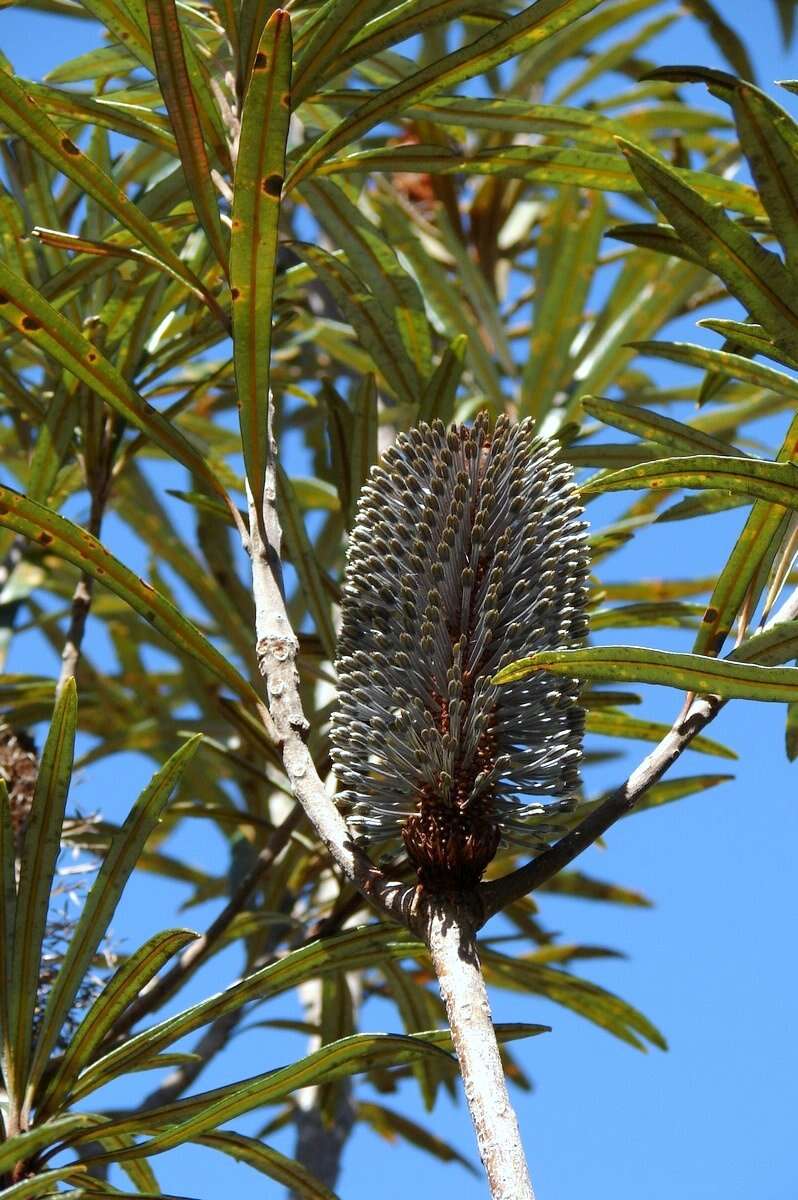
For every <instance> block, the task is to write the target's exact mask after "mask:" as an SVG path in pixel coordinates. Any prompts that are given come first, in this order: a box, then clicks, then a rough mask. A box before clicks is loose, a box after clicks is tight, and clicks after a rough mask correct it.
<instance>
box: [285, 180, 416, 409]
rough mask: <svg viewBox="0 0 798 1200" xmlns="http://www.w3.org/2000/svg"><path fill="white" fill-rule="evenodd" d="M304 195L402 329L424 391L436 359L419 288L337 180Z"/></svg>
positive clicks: (316, 184) (313, 186) (319, 182)
mask: <svg viewBox="0 0 798 1200" xmlns="http://www.w3.org/2000/svg"><path fill="white" fill-rule="evenodd" d="M302 194H303V196H306V197H307V199H308V201H309V203H310V206H311V208H312V210H313V213H314V215H315V216H316V217H317V219H318V220H319V222H320V224H321V225H322V226H323V227H324V228H325V229H326V230H327V232H328V233H329V234H330V237H331V238H333V240H334V242H335V244H337V245H339V246H340V247H341V248H342V249H343V250H344V251H345V253H346V256H347V260H348V262H349V265H350V266H351V267H352V269H353V271H354V272H355V273H356V274H357V275H358V276H359V277H360V279H362V281H363V282H364V283H365V284H366V286H367V287H368V288H369V289H370V291H371V292H372V294H373V295H374V297H375V299H376V300H377V302H378V303H379V305H380V306H381V308H382V309H383V311H384V312H385V315H386V317H387V319H388V320H389V321H392V322H393V323H394V324H395V325H396V328H397V329H398V331H399V336H400V337H401V339H402V342H403V344H404V348H405V350H406V352H407V359H408V364H409V371H410V372H415V375H416V377H415V381H414V384H415V387H416V388H417V389H418V388H419V387H420V381H421V379H426V378H427V377H428V375H429V367H430V361H431V357H432V345H431V339H430V331H429V324H428V322H427V316H426V313H425V311H424V301H423V298H422V296H421V292H420V290H419V287H418V284H417V283H416V281H415V280H414V279H413V277H412V276H411V275H409V274H408V272H407V271H406V270H405V269H404V267H403V266H402V265H401V263H400V262H399V260H398V258H397V257H396V254H395V252H394V250H393V248H392V247H391V246H390V245H389V244H388V243H387V241H385V240H384V238H383V237H382V235H381V233H380V231H379V229H378V228H377V227H376V226H375V225H373V224H372V222H371V221H369V220H368V219H367V218H366V217H365V216H364V215H363V214H362V213H361V212H360V211H359V210H358V209H357V208H356V207H355V205H354V204H353V203H352V202H351V200H350V199H349V198H348V196H347V195H346V193H345V192H344V191H343V190H342V189H341V188H339V187H338V186H337V185H336V184H334V183H333V182H332V181H331V180H329V179H316V180H314V181H313V182H312V183H306V184H305V185H304V187H303V188H302Z"/></svg>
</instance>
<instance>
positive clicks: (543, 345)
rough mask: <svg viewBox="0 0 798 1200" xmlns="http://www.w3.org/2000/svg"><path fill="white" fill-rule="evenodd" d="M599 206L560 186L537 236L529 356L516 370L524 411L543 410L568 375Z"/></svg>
mask: <svg viewBox="0 0 798 1200" xmlns="http://www.w3.org/2000/svg"><path fill="white" fill-rule="evenodd" d="M604 217H605V208H604V204H603V202H602V201H601V200H599V199H598V198H596V197H592V198H591V199H589V200H588V201H587V203H586V204H584V205H583V204H582V202H581V200H580V194H579V192H577V191H576V189H572V188H565V189H563V191H562V193H561V195H560V197H559V199H558V200H557V201H556V202H555V203H554V205H553V207H552V209H551V211H550V213H549V215H548V217H547V219H546V221H545V223H544V226H543V229H542V231H541V234H540V237H539V239H538V252H537V258H536V261H535V315H534V321H533V324H532V332H531V335H530V343H529V358H528V360H527V363H526V366H525V367H524V371H523V375H522V392H521V395H522V405H523V410H524V412H526V413H528V414H530V415H534V416H537V417H538V418H540V417H541V416H543V415H545V413H547V412H548V410H549V408H550V407H551V403H552V401H553V399H554V397H555V396H556V394H557V391H558V389H559V388H560V387H561V386H562V384H563V382H564V381H565V380H567V378H568V375H569V369H568V358H569V354H570V350H571V345H572V343H573V340H574V337H575V336H576V333H577V331H578V329H579V328H580V326H581V324H582V321H583V308H584V304H585V300H586V298H587V293H588V289H589V287H590V282H591V280H592V278H593V273H594V270H595V262H596V256H597V254H598V248H599V243H600V240H601V233H602V230H603V227H604Z"/></svg>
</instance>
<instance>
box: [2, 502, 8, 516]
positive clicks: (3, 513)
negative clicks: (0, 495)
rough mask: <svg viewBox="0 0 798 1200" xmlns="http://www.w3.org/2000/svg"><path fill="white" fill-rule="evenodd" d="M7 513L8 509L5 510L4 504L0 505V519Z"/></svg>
mask: <svg viewBox="0 0 798 1200" xmlns="http://www.w3.org/2000/svg"><path fill="white" fill-rule="evenodd" d="M7 512H8V509H7V508H6V506H5V504H0V517H4V516H5V515H6V513H7Z"/></svg>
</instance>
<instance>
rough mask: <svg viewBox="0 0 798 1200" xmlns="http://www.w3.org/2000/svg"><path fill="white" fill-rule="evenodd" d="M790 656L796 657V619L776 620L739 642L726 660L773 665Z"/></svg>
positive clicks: (797, 656)
mask: <svg viewBox="0 0 798 1200" xmlns="http://www.w3.org/2000/svg"><path fill="white" fill-rule="evenodd" d="M792 658H798V621H778V622H776V624H775V625H773V626H771V628H770V629H765V630H762V631H761V632H759V633H755V634H753V635H752V636H751V637H748V638H746V639H745V640H744V641H742V642H740V644H739V646H736V647H735V648H734V650H732V652H731V654H729V655H728V656H727V659H726V661H727V662H752V663H759V664H760V665H762V666H775V665H777V664H779V663H783V662H787V661H788V660H789V659H792Z"/></svg>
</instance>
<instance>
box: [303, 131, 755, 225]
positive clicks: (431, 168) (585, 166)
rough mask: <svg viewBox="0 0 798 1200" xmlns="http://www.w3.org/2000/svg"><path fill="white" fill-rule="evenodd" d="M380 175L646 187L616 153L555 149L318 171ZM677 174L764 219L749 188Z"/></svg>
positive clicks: (383, 154)
mask: <svg viewBox="0 0 798 1200" xmlns="http://www.w3.org/2000/svg"><path fill="white" fill-rule="evenodd" d="M616 140H617V139H616ZM657 161H658V160H657ZM375 171H380V172H391V173H393V172H396V171H412V172H416V173H419V174H423V173H427V174H431V175H491V176H498V177H499V178H502V179H523V180H526V181H527V182H528V183H551V184H561V185H565V186H567V185H571V184H573V185H575V186H577V187H585V188H595V189H597V190H599V191H607V192H620V193H622V194H629V195H637V194H639V192H640V187H641V185H640V183H639V182H638V181H637V180H636V179H635V176H634V174H633V173H632V172H631V171H630V170H629V168H628V166H627V164H626V163H625V162H624V161H623V159H621V158H619V157H618V155H617V154H607V153H604V152H602V151H595V150H585V149H583V148H582V147H571V146H558V145H553V144H551V145H549V144H547V145H542V146H504V147H499V148H497V149H493V150H485V151H481V152H478V153H475V154H469V155H466V154H462V153H459V152H458V151H456V150H453V149H450V148H449V147H448V146H437V145H421V144H419V145H412V144H411V145H404V146H388V147H379V148H377V149H374V150H371V149H369V150H361V151H357V152H355V153H352V154H347V155H344V156H343V157H341V158H332V159H330V160H329V161H328V162H326V163H324V165H323V166H320V167H319V169H318V174H319V175H339V174H345V173H357V174H366V173H373V172H375ZM676 174H677V176H678V177H680V178H685V179H687V180H689V182H690V183H692V184H693V185H694V186H695V188H696V189H697V191H698V193H700V195H702V196H705V197H706V199H707V200H708V201H710V202H712V203H715V204H723V205H724V206H726V207H728V208H733V209H736V210H737V211H738V212H741V213H744V214H745V215H747V216H751V217H761V216H762V215H763V209H762V205H761V203H760V201H759V198H758V197H757V194H756V192H755V191H753V190H752V189H751V188H749V187H748V186H747V185H745V184H741V183H736V182H735V181H734V180H729V179H724V178H723V177H722V176H720V175H712V174H710V172H708V171H682V170H677V172H676Z"/></svg>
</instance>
